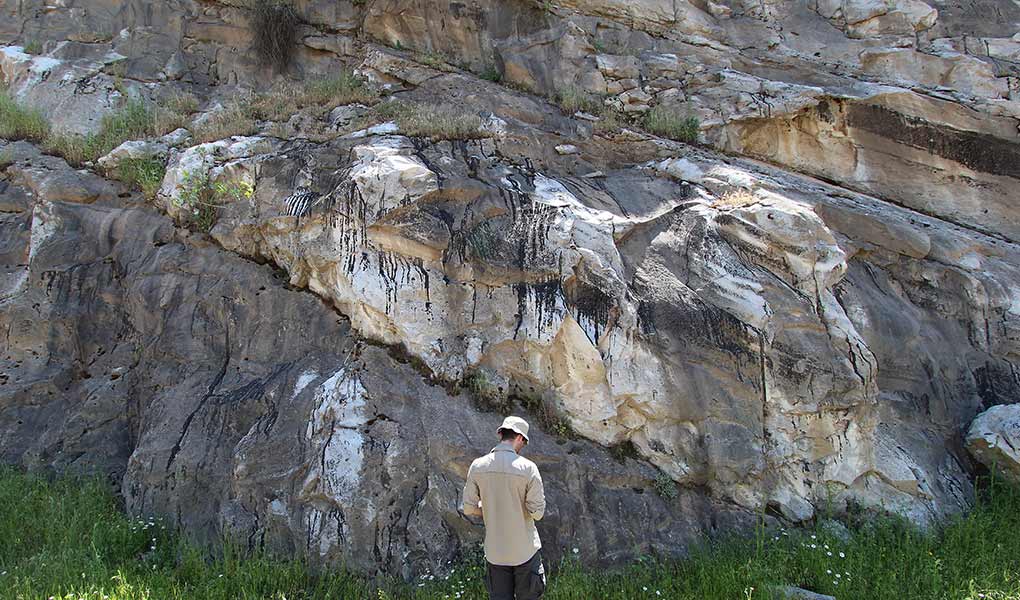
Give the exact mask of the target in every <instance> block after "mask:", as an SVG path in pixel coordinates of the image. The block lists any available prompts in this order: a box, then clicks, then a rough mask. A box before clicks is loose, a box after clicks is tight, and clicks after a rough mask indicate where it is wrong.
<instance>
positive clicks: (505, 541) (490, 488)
mask: <svg viewBox="0 0 1020 600" xmlns="http://www.w3.org/2000/svg"><path fill="white" fill-rule="evenodd" d="M496 434H497V436H499V444H498V445H497V446H496V447H495V448H493V449H492V450H491V451H490V452H489V453H488V454H486V455H485V456H482V457H480V458H477V459H475V461H474V462H473V463H471V468H470V469H468V474H467V482H466V483H465V484H464V501H463V504H462V510H463V511H464V514H465V515H474V516H479V515H480V516H481V517H482V520H483V521H484V522H485V560H486V562H487V563H488V569H487V570H486V574H485V587H486V589H487V590H488V591H489V597H490V598H491V599H492V600H515V598H516V600H537V599H538V598H541V597H542V594H543V593H545V567H543V566H542V554H541V552H539V550H540V549H541V548H542V542H541V540H539V539H538V530H537V529H536V528H535V521H538V520H539V519H541V518H542V515H543V514H544V513H545V490H544V489H543V488H542V477H541V476H540V475H539V474H538V467H537V466H535V463H533V462H531V461H530V460H528V459H526V458H524V457H523V456H518V453H519V452H520V451H521V448H523V447H524V446H526V445H527V443H528V423H527V421H525V420H524V419H522V418H520V417H507V418H506V419H504V421H503V424H502V425H500V427H499V429H497V430H496Z"/></svg>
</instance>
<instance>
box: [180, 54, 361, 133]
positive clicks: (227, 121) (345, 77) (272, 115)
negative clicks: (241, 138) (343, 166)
mask: <svg viewBox="0 0 1020 600" xmlns="http://www.w3.org/2000/svg"><path fill="white" fill-rule="evenodd" d="M377 99H378V95H377V94H376V93H375V92H374V91H373V90H372V89H371V88H370V87H369V86H368V85H367V84H366V83H365V81H364V80H363V79H361V78H359V77H357V76H356V75H354V74H353V73H351V72H350V71H340V72H339V73H337V74H336V75H331V76H329V77H322V78H318V79H310V80H308V81H305V82H302V83H293V82H286V83H280V84H277V85H276V86H274V87H273V88H272V89H271V90H269V91H267V92H262V93H250V94H247V95H244V96H241V97H239V98H237V99H236V100H234V101H233V102H230V103H229V104H227V105H226V106H225V107H224V108H223V109H222V110H220V111H218V112H216V113H214V114H213V115H211V116H210V117H209V118H208V119H206V120H205V121H204V122H203V123H202V124H201V125H199V126H197V127H195V130H194V131H193V132H192V133H193V134H194V135H195V139H196V140H198V141H199V142H211V141H215V140H220V139H223V138H227V137H230V136H233V135H253V134H255V133H257V132H258V131H259V126H258V124H259V122H260V121H273V122H282V121H287V120H289V119H290V118H291V117H292V116H293V115H295V114H297V113H299V112H302V111H304V112H310V113H312V114H313V116H316V117H321V116H323V115H325V114H326V113H328V112H329V111H330V110H332V109H334V108H336V107H337V106H340V105H342V104H353V103H362V104H370V103H372V102H375V101H376V100H377Z"/></svg>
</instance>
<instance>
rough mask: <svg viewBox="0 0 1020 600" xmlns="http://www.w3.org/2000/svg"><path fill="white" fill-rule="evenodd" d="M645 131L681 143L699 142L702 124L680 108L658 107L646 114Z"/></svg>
mask: <svg viewBox="0 0 1020 600" xmlns="http://www.w3.org/2000/svg"><path fill="white" fill-rule="evenodd" d="M642 125H643V126H644V129H645V131H647V132H649V133H652V134H655V135H657V136H660V137H664V138H669V139H671V140H677V141H680V142H688V143H690V142H696V141H698V133H699V132H700V125H701V122H700V121H699V120H698V118H697V117H694V116H691V115H688V114H686V113H685V112H684V111H682V110H681V109H679V108H676V107H671V106H665V105H661V104H660V105H658V106H656V107H654V108H652V109H651V110H650V111H648V112H647V113H645V117H644V122H643V123H642Z"/></svg>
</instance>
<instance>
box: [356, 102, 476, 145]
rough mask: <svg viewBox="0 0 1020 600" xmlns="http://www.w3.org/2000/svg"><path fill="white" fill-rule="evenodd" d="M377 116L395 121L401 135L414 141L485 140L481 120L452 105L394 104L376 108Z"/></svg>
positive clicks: (390, 103) (388, 103) (384, 104)
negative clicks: (417, 138)
mask: <svg viewBox="0 0 1020 600" xmlns="http://www.w3.org/2000/svg"><path fill="white" fill-rule="evenodd" d="M375 114H376V116H378V117H379V118H381V119H383V120H388V121H395V122H396V123H397V125H398V126H399V127H400V132H401V133H403V134H404V135H407V136H410V137H420V138H426V139H429V140H432V141H439V140H468V139H477V138H483V137H485V132H483V131H482V129H481V128H482V119H481V117H479V116H478V115H474V114H468V113H465V112H463V111H460V110H457V109H456V108H454V107H452V106H448V105H438V106H436V105H431V104H422V103H410V102H403V101H400V100H394V101H391V102H385V103H383V104H378V105H376V107H375Z"/></svg>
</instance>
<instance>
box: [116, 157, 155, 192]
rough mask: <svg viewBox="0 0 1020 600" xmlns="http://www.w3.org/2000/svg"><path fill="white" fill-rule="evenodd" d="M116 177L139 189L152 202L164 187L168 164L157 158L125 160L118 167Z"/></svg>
mask: <svg viewBox="0 0 1020 600" xmlns="http://www.w3.org/2000/svg"><path fill="white" fill-rule="evenodd" d="M116 175H117V179H119V180H121V181H123V182H124V183H126V184H128V185H130V186H132V187H136V188H138V189H139V190H141V192H142V194H143V195H144V196H145V197H146V198H147V199H148V200H152V199H154V198H155V197H156V193H157V192H159V188H160V186H161V185H163V176H164V175H166V164H165V163H164V162H163V161H161V160H158V159H155V158H139V159H131V160H125V161H122V162H121V163H120V164H119V165H118V166H117V173H116Z"/></svg>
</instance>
